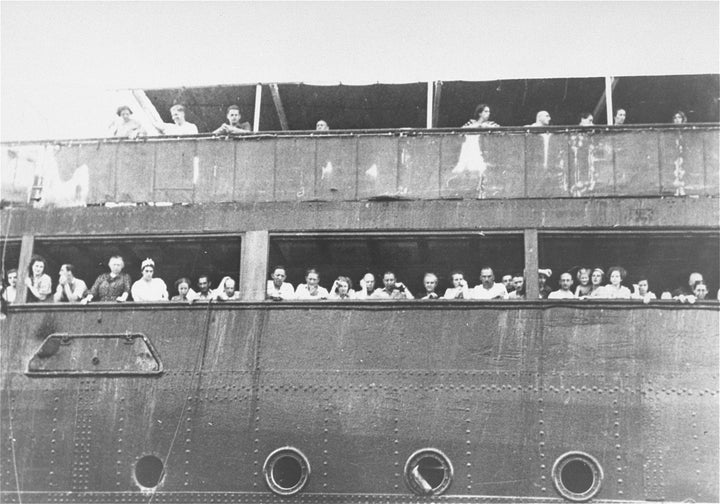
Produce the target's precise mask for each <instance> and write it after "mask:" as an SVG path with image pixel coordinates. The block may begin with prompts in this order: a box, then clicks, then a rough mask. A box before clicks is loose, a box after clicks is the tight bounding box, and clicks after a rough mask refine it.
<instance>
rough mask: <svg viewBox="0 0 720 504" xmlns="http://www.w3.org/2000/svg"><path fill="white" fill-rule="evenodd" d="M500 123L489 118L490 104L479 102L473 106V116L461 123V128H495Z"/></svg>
mask: <svg viewBox="0 0 720 504" xmlns="http://www.w3.org/2000/svg"><path fill="white" fill-rule="evenodd" d="M499 126H500V125H499V124H498V123H496V122H494V121H491V120H490V105H487V104H485V103H481V104H480V105H478V106H477V107H475V117H473V118H472V119H470V120H469V121H468V122H466V123H465V124H463V128H497V127H499Z"/></svg>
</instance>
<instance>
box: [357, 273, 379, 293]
mask: <svg viewBox="0 0 720 504" xmlns="http://www.w3.org/2000/svg"><path fill="white" fill-rule="evenodd" d="M359 283H360V290H358V291H356V292H355V299H370V298H371V297H372V295H373V291H374V290H375V275H373V274H372V273H365V275H363V277H362V278H361V279H360V282H359Z"/></svg>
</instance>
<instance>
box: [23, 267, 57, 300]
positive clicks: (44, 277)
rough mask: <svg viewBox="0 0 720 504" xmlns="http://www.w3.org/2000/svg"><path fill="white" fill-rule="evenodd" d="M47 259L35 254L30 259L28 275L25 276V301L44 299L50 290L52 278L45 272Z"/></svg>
mask: <svg viewBox="0 0 720 504" xmlns="http://www.w3.org/2000/svg"><path fill="white" fill-rule="evenodd" d="M46 269H47V261H46V260H45V258H44V257H42V256H39V255H35V256H32V258H31V259H30V271H29V272H28V273H29V275H28V276H27V277H26V278H25V285H27V288H28V291H27V302H28V303H37V302H39V301H45V300H46V299H47V298H48V296H49V295H50V293H51V292H52V280H51V279H50V276H49V275H48V274H46V273H45V270H46Z"/></svg>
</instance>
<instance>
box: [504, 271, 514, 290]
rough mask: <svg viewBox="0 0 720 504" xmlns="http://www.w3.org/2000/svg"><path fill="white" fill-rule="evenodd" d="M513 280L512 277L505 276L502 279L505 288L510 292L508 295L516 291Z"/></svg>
mask: <svg viewBox="0 0 720 504" xmlns="http://www.w3.org/2000/svg"><path fill="white" fill-rule="evenodd" d="M512 279H513V277H512V275H503V277H502V284H503V285H504V286H505V290H506V291H507V292H508V294H510V293H511V292H512V291H514V290H515V286H514V285H513V283H512Z"/></svg>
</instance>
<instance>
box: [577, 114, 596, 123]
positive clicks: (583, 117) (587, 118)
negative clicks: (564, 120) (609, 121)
mask: <svg viewBox="0 0 720 504" xmlns="http://www.w3.org/2000/svg"><path fill="white" fill-rule="evenodd" d="M593 119H594V118H593V115H592V114H591V113H590V112H582V113H581V114H580V126H594V125H595V123H594V122H593Z"/></svg>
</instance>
